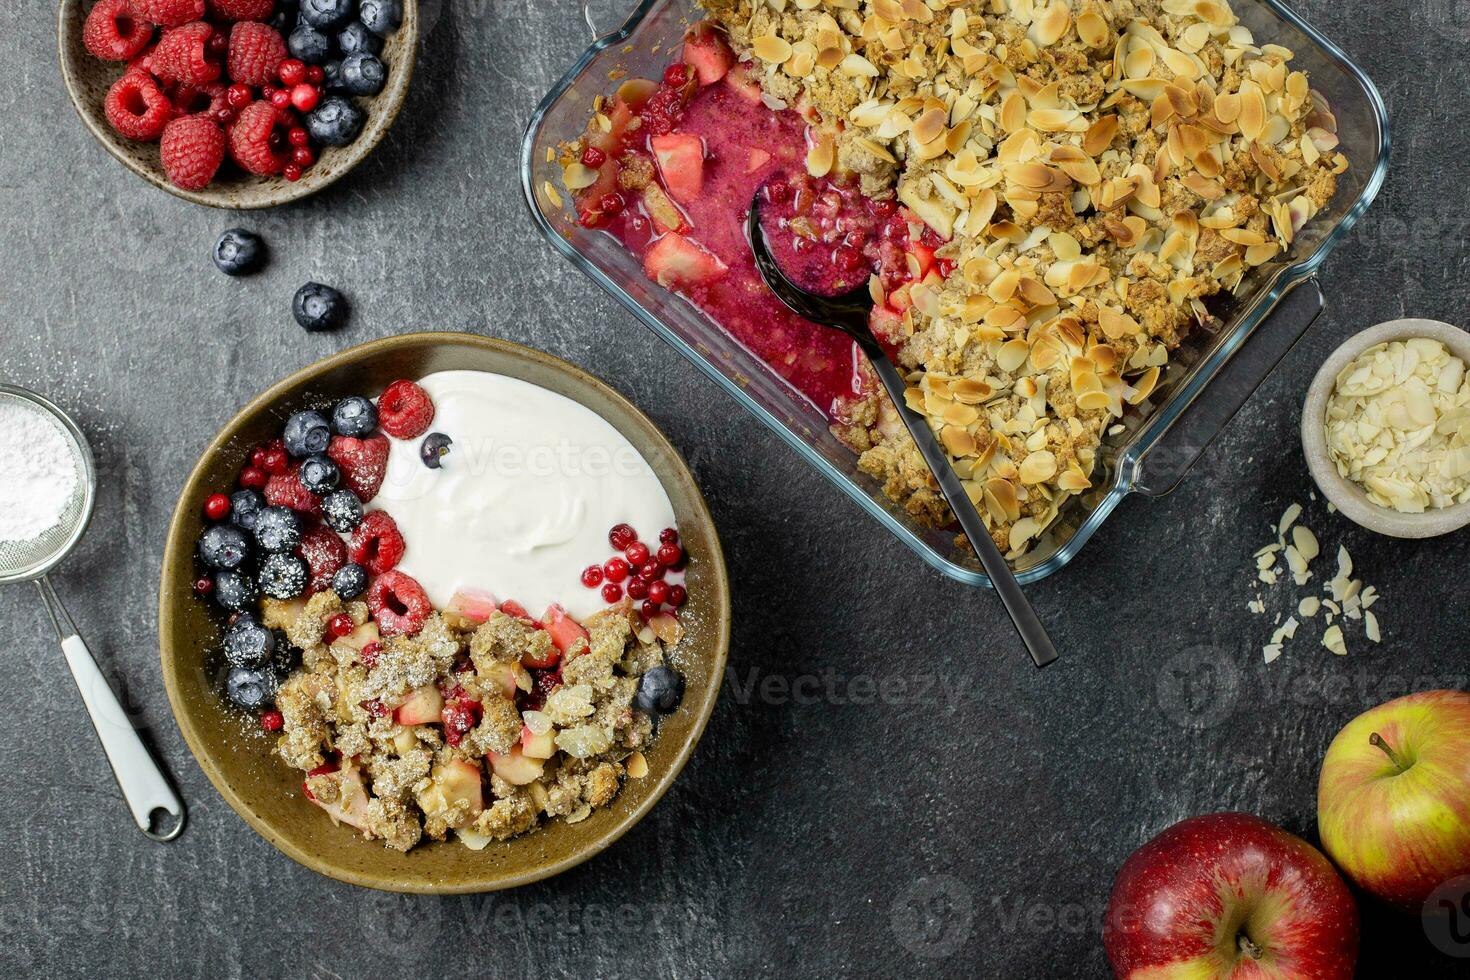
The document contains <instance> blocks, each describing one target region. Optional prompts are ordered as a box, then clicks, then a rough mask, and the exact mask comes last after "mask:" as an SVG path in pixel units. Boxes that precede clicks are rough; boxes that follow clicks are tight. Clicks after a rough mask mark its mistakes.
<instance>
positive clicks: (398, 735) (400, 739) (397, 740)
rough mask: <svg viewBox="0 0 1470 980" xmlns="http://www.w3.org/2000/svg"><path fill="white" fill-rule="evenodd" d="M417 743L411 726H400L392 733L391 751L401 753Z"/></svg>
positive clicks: (416, 737) (417, 740) (409, 749)
mask: <svg viewBox="0 0 1470 980" xmlns="http://www.w3.org/2000/svg"><path fill="white" fill-rule="evenodd" d="M418 744H419V739H418V736H417V735H415V734H414V733H413V729H411V728H400V729H398V731H396V732H394V733H393V751H394V752H397V753H398V754H399V755H403V754H405V753H407V752H409V751H411V750H412V749H413V747H414V746H415V745H418Z"/></svg>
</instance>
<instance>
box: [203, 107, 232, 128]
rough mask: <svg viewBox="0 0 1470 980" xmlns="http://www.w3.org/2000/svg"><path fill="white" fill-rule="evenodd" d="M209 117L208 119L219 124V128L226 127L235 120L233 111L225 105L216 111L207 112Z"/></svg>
mask: <svg viewBox="0 0 1470 980" xmlns="http://www.w3.org/2000/svg"><path fill="white" fill-rule="evenodd" d="M209 115H210V118H212V119H213V120H214V121H215V122H217V123H219V124H220V125H221V126H228V125H229V124H230V122H231V121H232V120H233V119H234V118H235V110H234V109H231V108H230V107H229V106H227V105H222V106H220V107H219V108H217V109H211V110H210V111H209Z"/></svg>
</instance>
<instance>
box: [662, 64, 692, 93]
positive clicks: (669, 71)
mask: <svg viewBox="0 0 1470 980" xmlns="http://www.w3.org/2000/svg"><path fill="white" fill-rule="evenodd" d="M688 83H689V66H688V65H686V64H684V63H683V62H678V63H676V64H672V65H670V66H669V67H667V68H665V69H664V84H665V85H667V86H668V87H669V88H683V87H684V86H685V85H687V84H688Z"/></svg>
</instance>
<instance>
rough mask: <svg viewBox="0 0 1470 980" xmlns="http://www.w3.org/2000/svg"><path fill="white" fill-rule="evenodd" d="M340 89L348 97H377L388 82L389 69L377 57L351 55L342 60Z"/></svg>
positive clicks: (364, 54)
mask: <svg viewBox="0 0 1470 980" xmlns="http://www.w3.org/2000/svg"><path fill="white" fill-rule="evenodd" d="M339 71H340V74H339V75H338V81H337V84H338V87H340V88H341V89H342V91H344V92H346V93H347V94H348V95H377V94H378V93H379V92H381V91H383V85H384V84H385V83H386V82H387V81H388V69H387V68H385V67H384V66H383V62H382V61H380V60H378V58H377V56H376V55H372V54H368V53H366V52H359V53H357V54H349V55H348V56H347V57H345V58H343V59H342V65H341V67H340V69H339Z"/></svg>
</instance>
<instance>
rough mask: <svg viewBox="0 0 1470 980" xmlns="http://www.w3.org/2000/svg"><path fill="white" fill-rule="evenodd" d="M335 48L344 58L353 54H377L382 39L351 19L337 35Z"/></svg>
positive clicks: (380, 49) (381, 44)
mask: <svg viewBox="0 0 1470 980" xmlns="http://www.w3.org/2000/svg"><path fill="white" fill-rule="evenodd" d="M337 50H338V51H341V52H342V55H343V58H344V61H343V67H346V61H345V59H346V58H347V57H348V56H350V55H354V54H377V53H378V52H380V51H382V50H383V39H382V38H380V37H378V35H376V34H374V33H373V32H372V31H370V30H368V29H367V28H366V27H363V26H362V24H360V23H358V22H357V21H353V22H352V23H350V24H348V25H347V26H346V27H344V28H342V33H340V34H338V35H337Z"/></svg>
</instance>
